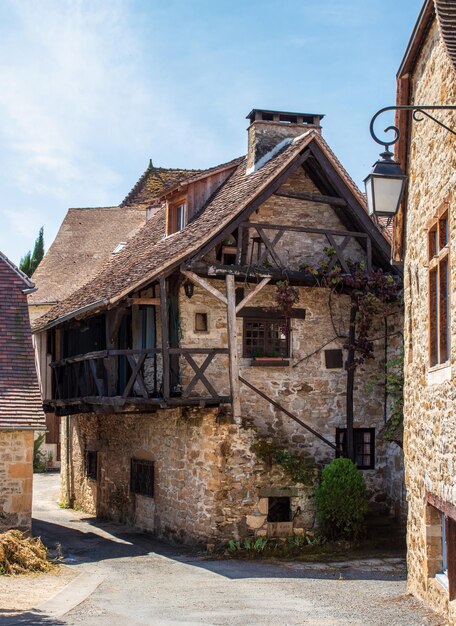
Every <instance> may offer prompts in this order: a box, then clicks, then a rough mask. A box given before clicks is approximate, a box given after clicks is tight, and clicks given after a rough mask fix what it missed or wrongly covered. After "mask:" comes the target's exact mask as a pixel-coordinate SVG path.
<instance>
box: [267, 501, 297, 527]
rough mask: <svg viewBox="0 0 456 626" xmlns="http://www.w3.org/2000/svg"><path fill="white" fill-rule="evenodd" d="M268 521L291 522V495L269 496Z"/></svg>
mask: <svg viewBox="0 0 456 626" xmlns="http://www.w3.org/2000/svg"><path fill="white" fill-rule="evenodd" d="M268 522H272V523H274V522H291V500H290V498H289V497H286V496H281V497H279V498H273V497H270V498H268Z"/></svg>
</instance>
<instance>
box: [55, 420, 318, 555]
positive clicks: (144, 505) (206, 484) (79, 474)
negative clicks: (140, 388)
mask: <svg viewBox="0 0 456 626" xmlns="http://www.w3.org/2000/svg"><path fill="white" fill-rule="evenodd" d="M220 420H221V416H220V415H219V412H218V411H215V410H201V409H195V410H190V409H175V410H166V411H158V412H157V413H156V414H150V415H140V414H135V415H134V416H128V415H103V416H101V415H100V416H95V415H79V416H72V417H71V418H69V423H70V456H71V472H70V473H69V474H68V473H67V472H63V473H62V492H61V499H62V501H70V503H71V504H72V505H73V506H74V505H77V506H79V507H81V508H82V509H83V510H84V511H87V512H89V513H93V514H97V515H99V516H100V517H104V518H108V519H112V520H115V521H118V522H124V523H129V524H133V525H135V526H137V527H139V528H143V529H145V530H149V531H154V532H155V533H156V534H157V536H159V537H167V538H170V539H173V540H175V541H179V542H197V543H215V544H217V543H220V542H223V541H227V540H228V539H231V538H234V539H239V538H243V537H247V536H255V535H257V536H261V535H265V534H268V532H269V533H271V532H272V530H271V527H270V525H269V524H268V522H267V513H268V496H274V497H276V496H277V495H278V494H279V495H281V496H286V497H290V498H291V509H292V515H293V516H294V519H293V523H290V524H289V525H288V526H287V528H286V529H285V530H286V534H292V533H295V534H302V533H303V532H304V529H312V528H313V526H314V506H313V498H312V495H313V487H312V486H305V485H300V484H295V483H293V481H292V480H291V479H290V477H289V476H288V475H287V474H286V473H284V471H283V470H282V468H281V467H280V466H278V465H273V466H269V465H267V464H266V463H265V462H263V461H262V460H260V459H259V458H258V457H257V456H256V455H255V453H254V452H253V451H252V449H251V448H252V444H253V443H254V442H255V441H257V438H256V435H255V433H254V431H253V430H252V429H245V428H239V427H238V426H235V425H233V424H226V423H220ZM62 425H63V428H62V430H63V440H64V441H65V440H66V420H64V421H63V424H62ZM87 449H89V450H97V451H98V477H97V480H90V479H88V478H87V477H86V475H85V451H86V450H87ZM132 458H138V459H147V460H151V461H153V462H154V471H155V494H154V498H148V497H145V496H138V495H135V494H133V493H131V492H130V463H131V459H132ZM63 466H64V467H66V449H65V446H64V450H63ZM68 475H70V482H69V483H68ZM275 530H277V529H275ZM282 532H283V529H282ZM279 534H280V529H279Z"/></svg>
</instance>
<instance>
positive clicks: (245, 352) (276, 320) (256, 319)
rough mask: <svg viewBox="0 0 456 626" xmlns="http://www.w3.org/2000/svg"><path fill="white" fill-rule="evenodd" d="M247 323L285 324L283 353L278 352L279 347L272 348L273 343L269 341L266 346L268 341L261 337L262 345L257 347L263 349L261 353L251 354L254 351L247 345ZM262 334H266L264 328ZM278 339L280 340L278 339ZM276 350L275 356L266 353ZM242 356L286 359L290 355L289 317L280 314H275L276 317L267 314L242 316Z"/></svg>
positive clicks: (246, 357)
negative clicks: (263, 315)
mask: <svg viewBox="0 0 456 626" xmlns="http://www.w3.org/2000/svg"><path fill="white" fill-rule="evenodd" d="M249 324H264V325H270V326H273V325H275V326H277V325H281V324H284V325H285V332H284V334H285V342H286V343H285V348H286V349H285V350H284V352H285V354H280V352H281V349H280V347H279V349H277V350H275V349H272V347H273V345H272V343H271V345H270V346H268V342H267V341H266V337H263V343H264V345H263V346H262V347H259V348H258V350H263V355H257V356H255V355H254V354H253V352H255V348H251V347H249V346H248V345H247V341H248V338H247V332H248V326H249ZM263 332H264V335H266V332H267V331H266V329H265V330H264V331H263ZM279 341H280V340H279ZM268 351H269V352H277V356H269V355H267V354H266V353H267V352H268ZM242 356H243V358H245V359H254V358H265V359H274V358H280V359H283V360H287V359H289V358H290V357H291V323H290V319H289V318H285V317H282V316H277V317H273V316H270V317H269V316H268V317H261V316H254V315H252V316H248V317H244V318H243V324H242Z"/></svg>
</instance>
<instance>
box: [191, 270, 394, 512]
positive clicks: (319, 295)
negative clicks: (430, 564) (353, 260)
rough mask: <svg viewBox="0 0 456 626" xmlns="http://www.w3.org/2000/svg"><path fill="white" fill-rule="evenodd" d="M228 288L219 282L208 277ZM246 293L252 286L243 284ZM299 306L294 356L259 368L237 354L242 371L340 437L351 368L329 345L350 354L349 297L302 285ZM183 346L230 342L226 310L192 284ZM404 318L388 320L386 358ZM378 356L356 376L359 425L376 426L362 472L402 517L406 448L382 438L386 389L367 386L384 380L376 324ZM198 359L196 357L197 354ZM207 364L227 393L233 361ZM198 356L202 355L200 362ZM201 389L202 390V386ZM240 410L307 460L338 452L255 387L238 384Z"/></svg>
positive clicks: (263, 297) (269, 291) (267, 293)
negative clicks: (331, 365)
mask: <svg viewBox="0 0 456 626" xmlns="http://www.w3.org/2000/svg"><path fill="white" fill-rule="evenodd" d="M211 282H212V285H213V286H215V287H216V288H218V289H221V290H222V291H223V289H224V284H223V282H221V281H215V280H213V281H211ZM244 287H245V294H247V293H248V289H249V288H253V287H254V285H250V286H248V285H245V286H244ZM299 294H300V301H299V305H298V306H299V307H300V308H304V309H305V310H306V316H305V319H304V320H302V319H293V320H292V330H291V357H290V359H289V364H288V365H287V366H285V367H283V366H280V367H269V366H268V367H261V366H257V365H255V364H254V362H253V361H252V359H250V358H241V359H240V374H241V376H242V377H243V378H245V379H247V380H248V381H249V382H251V383H252V384H253V385H255V386H256V387H257V388H259V389H261V390H262V391H263V392H264V393H266V394H267V395H268V396H269V397H271V398H272V399H273V400H275V401H276V402H278V403H279V404H281V405H282V406H284V407H285V408H286V409H287V410H289V411H291V412H292V413H293V414H295V415H296V416H297V417H298V418H299V419H301V420H303V421H304V422H305V423H307V424H308V425H309V426H311V427H312V428H313V429H315V430H316V431H317V432H319V433H320V434H321V435H323V436H324V437H326V438H327V439H328V440H329V441H331V442H333V443H335V438H336V428H344V427H345V420H346V412H345V411H346V384H347V373H346V371H345V369H344V368H343V367H342V368H340V369H327V368H326V365H325V354H324V351H325V350H326V349H341V350H342V352H343V361H344V362H345V360H346V350H345V349H344V345H345V343H346V334H347V332H348V320H349V306H350V299H349V297H348V296H345V295H335V294H331V293H330V290H329V289H325V288H310V287H301V288H299ZM249 306H252V307H272V306H275V287H274V286H269V285H268V286H266V287H265V288H264V289H263V290H262V291H261V292H260V293H259V294H258V295H256V296H255V298H253V299H252V300H251V301H250V302H249ZM180 310H181V327H182V341H181V345H182V346H183V347H190V348H203V347H218V346H223V345H226V339H227V327H226V308H225V306H224V305H223V304H222V303H221V302H220V301H218V300H217V299H216V298H214V297H213V296H212V295H211V294H209V293H208V292H206V291H205V290H203V289H202V288H199V287H195V290H194V295H193V297H192V298H191V299H188V298H187V297H186V296H185V294H184V293H183V291H182V293H181V297H180ZM197 312H199V313H206V314H207V319H208V331H207V332H204V333H200V332H196V331H195V330H194V323H193V320H194V317H195V313H197ZM401 326H402V316H401V314H400V313H399V312H397V314H396V315H394V316H392V317H391V318H390V321H389V326H388V334H389V335H390V336H389V339H388V359H392V358H395V357H396V356H398V354H399V353H400V351H401V349H402V336H401V332H400V331H401ZM242 329H243V319H242V318H241V317H238V319H237V330H238V333H237V334H238V351H239V355H242V332H243V330H242ZM373 336H374V337H378V338H379V341H376V342H375V359H373V360H371V361H369V362H368V363H366V365H364V366H362V367H359V368H358V370H357V372H356V379H355V381H356V382H355V392H354V404H355V420H354V426H355V428H375V429H376V462H375V469H373V470H363V477H364V479H365V481H366V484H367V486H368V488H369V489H370V490H371V493H372V498H373V500H376V501H377V502H384V503H388V507H389V508H390V510H391V511H392V512H394V513H396V514H398V515H400V516H401V517H402V516H403V515H404V513H405V503H404V493H403V486H402V482H401V476H402V471H403V465H402V453H401V450H400V448H399V447H398V446H397V445H396V444H392V443H388V442H386V441H384V440H383V439H382V436H381V432H382V430H383V428H384V417H385V416H384V393H383V387H382V386H381V385H378V384H369V383H372V381H374V380H377V378H378V377H380V378H381V376H382V372H383V368H384V339H383V338H384V328H383V324H382V323H381V322H380V320H379V322H378V324H377V325H376V326H375V328H374V330H373ZM195 358H196V357H195ZM217 359H218V364H217V362H214V363H213V364H212V365H211V366H210V368H209V369H208V370H207V374H208V378H209V380H210V381H211V382H212V383H213V384H214V386H215V387H216V390H217V391H218V392H219V393H228V391H229V381H228V362H227V359H226V358H225V357H222V356H219V357H217ZM202 360H203V357H199V359H198V361H202ZM181 370H182V374H183V381H184V382H187V381H189V379H190V377H191V371H190V368H189V367H188V365H186V364H185V363H184V362H182V363H181ZM197 389H199V390H200V389H202V388H201V386H200V387H197ZM241 408H242V415H243V419H244V422H245V423H246V424H248V425H250V426H253V427H254V428H255V430H256V432H258V433H259V435H260V436H261V437H266V438H269V439H271V440H274V441H275V442H276V443H277V444H279V445H281V446H284V447H286V448H287V449H288V450H290V451H291V452H293V453H295V454H297V455H298V456H299V457H301V458H303V459H307V460H309V461H312V462H316V463H317V464H319V465H323V464H325V463H328V462H329V461H331V460H332V459H333V458H334V450H333V449H332V448H330V447H329V446H328V445H326V444H325V443H323V442H322V441H320V440H319V439H317V438H316V437H315V436H314V435H312V434H311V433H309V432H308V431H306V430H304V429H303V428H302V427H301V426H299V425H298V424H296V422H294V421H293V420H291V419H290V418H289V417H287V416H286V415H285V414H284V413H283V412H282V411H279V410H278V409H276V408H274V407H273V406H272V405H271V404H269V403H268V402H266V401H265V400H263V399H261V398H260V397H259V396H258V395H257V394H256V393H255V392H253V391H251V390H250V389H248V388H247V387H245V386H244V385H241Z"/></svg>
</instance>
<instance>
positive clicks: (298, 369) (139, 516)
mask: <svg viewBox="0 0 456 626" xmlns="http://www.w3.org/2000/svg"><path fill="white" fill-rule="evenodd" d="M248 118H249V120H250V126H249V130H248V151H247V155H246V156H245V157H241V158H238V159H235V160H233V161H230V162H229V163H225V164H223V165H220V166H217V167H214V168H211V169H209V170H205V171H193V172H192V171H183V170H173V172H177V173H178V175H177V180H176V177H175V176H174V175H173V176H170V177H169V178H167V174H166V172H170V170H160V171H159V170H156V169H155V168H153V166H150V167H149V168H148V170H146V172H145V174H144V175H143V176H142V177H141V179H140V180H139V181H138V183H137V185H136V186H135V187H134V188H133V190H132V192H131V193H130V194H129V196H127V199H126V200H125V201H124V203H123V205H121V207H122V206H127V205H128V206H135V205H138V204H140V205H141V207H143V208H145V209H146V211H147V214H146V223H145V224H144V226H143V227H142V228H140V229H139V231H138V232H137V233H136V234H135V235H133V236H131V237H129V238H127V237H125V245H123V246H120V249H117V250H116V253H115V254H111V253H109V256H110V259H109V260H104V262H103V263H102V264H100V265H99V266H98V267H97V272H93V274H92V275H91V276H90V277H88V279H87V280H86V281H85V282H84V284H80V285H79V288H76V289H74V290H73V291H72V292H71V293H69V294H68V293H67V294H65V296H66V297H62V298H60V297H58V298H57V299H58V300H59V302H58V303H57V304H56V305H55V306H53V307H52V308H51V309H50V310H49V311H47V312H46V313H45V314H44V315H43V316H41V317H40V318H38V319H36V320H35V323H34V332H35V341H36V345H37V347H38V349H39V362H40V364H41V371H40V377H41V383H42V389H43V390H44V393H45V397H44V405H45V409H46V411H48V412H51V411H52V412H54V413H55V414H56V415H58V416H61V417H62V418H63V419H62V462H63V471H62V499H63V500H67V501H68V502H69V503H70V504H71V503H74V502H76V503H77V504H78V505H79V506H81V507H82V508H83V509H84V510H87V511H90V512H92V513H94V514H97V515H100V516H102V517H108V518H111V519H115V520H119V521H126V522H129V523H132V524H135V525H137V526H139V527H141V528H144V529H149V530H153V531H155V532H156V533H157V534H158V535H159V536H166V537H172V538H174V539H176V540H179V541H197V542H204V543H207V542H209V543H217V542H221V541H226V540H227V539H230V538H233V537H234V538H239V537H245V536H249V535H258V536H261V535H265V534H269V535H277V534H281V535H284V534H285V535H287V534H293V533H295V534H299V533H303V532H305V530H306V529H311V528H313V525H314V506H313V488H314V483H315V479H316V476H317V472H318V469H319V468H320V467H321V466H323V465H324V464H325V463H327V462H328V461H330V460H331V459H333V458H334V457H335V455H336V454H346V453H348V454H350V455H351V456H352V457H353V459H354V460H355V461H356V462H357V463H358V466H359V467H360V468H361V469H362V470H363V474H364V477H365V480H366V483H367V485H368V487H369V490H370V494H371V498H372V507H373V508H374V509H376V510H377V511H378V510H382V511H383V512H392V513H394V514H395V515H397V516H400V515H401V513H402V512H403V507H404V494H403V485H402V457H401V454H402V453H401V449H400V447H398V445H396V444H395V443H393V442H390V441H387V440H386V438H385V437H384V432H385V421H386V419H387V415H388V410H387V409H388V407H387V405H388V399H387V398H385V393H384V388H383V387H382V386H378V385H376V384H373V385H370V386H369V385H368V383H369V381H371V382H372V380H377V379H378V376H379V375H381V376H382V375H383V373H384V368H385V362H384V360H385V359H384V357H385V353H386V355H387V359H389V358H392V357H393V356H394V355H395V354H397V353H398V351H400V349H401V333H400V330H401V326H402V319H401V313H400V312H399V311H390V314H389V316H388V317H387V318H385V319H384V318H383V316H380V317H379V319H378V320H377V322H376V324H375V328H374V330H373V334H374V335H375V336H374V337H372V339H373V346H374V354H375V357H376V358H375V359H372V360H369V361H366V364H365V365H364V366H362V367H360V368H358V370H357V372H356V379H355V389H354V394H353V403H351V402H350V401H347V396H348V394H347V378H348V376H347V371H346V369H345V368H344V363H345V361H346V360H347V358H348V353H349V352H350V350H348V349H347V347H349V346H347V336H348V332H349V326H350V313H351V310H352V307H351V299H350V295H349V293H348V292H347V291H346V290H344V289H342V290H340V291H339V292H335V291H334V290H332V289H330V288H328V287H325V286H324V285H322V283H321V276H320V274H319V273H318V272H316V271H314V272H312V271H311V269H310V268H311V267H318V266H319V263H320V261H322V260H323V259H324V258H325V249H328V248H329V249H330V255H331V258H330V259H326V260H327V263H328V264H329V266H330V268H335V267H339V268H340V270H341V272H342V273H344V274H346V275H349V274H350V272H351V271H352V270H351V269H350V268H352V267H353V264H356V263H361V264H362V265H363V266H365V267H367V268H371V269H374V268H380V269H381V270H382V271H384V272H391V273H392V274H394V275H395V277H396V279H399V278H400V277H399V276H398V275H397V272H396V271H395V270H394V269H393V268H392V267H391V266H390V263H389V259H390V245H389V243H388V241H387V239H386V238H385V236H384V235H383V234H382V233H381V232H380V230H379V229H378V228H377V226H376V225H375V224H374V223H373V222H372V221H371V220H370V218H369V217H368V215H367V213H366V207H365V198H364V196H363V194H361V193H360V191H359V190H358V188H357V187H356V185H355V184H354V183H353V181H352V180H351V179H350V177H349V176H348V174H347V173H346V171H345V170H344V169H343V167H342V166H341V164H340V163H339V161H338V160H337V159H336V157H335V156H334V154H333V153H332V151H331V150H330V148H329V146H328V145H327V143H326V142H325V141H324V139H323V137H322V134H321V125H320V122H321V119H322V116H321V115H316V114H302V113H280V112H273V111H266V110H256V109H255V110H253V111H252V112H251V113H250V114H249V116H248ZM173 178H174V180H173ZM113 243H114V242H113V241H111V244H113ZM56 245H57V244H56ZM51 250H52V249H51ZM48 254H49V253H48ZM45 263H46V257H45V258H44V260H43V267H45ZM75 269H76V271H77V267H76V268H75ZM43 274H44V271H43ZM52 278H53V279H54V282H55V283H57V289H58V280H56V277H55V275H54V276H53V277H52V275H51V276H49V275H48V276H47V277H46V280H48V281H51V280H52ZM77 280H81V277H80V276H78V279H77ZM38 287H40V282H39V281H38ZM280 289H282V293H284V294H285V295H288V296H290V294H291V295H292V296H293V302H292V303H291V304H292V305H293V306H290V307H285V306H280V305H279V304H278V301H277V300H278V290H280ZM296 294H297V295H298V296H299V301H297V299H296ZM57 295H58V294H57ZM347 405H349V407H350V409H349V410H350V411H351V412H352V414H353V419H352V421H349V422H348V423H347ZM273 446H275V449H280V450H282V451H283V452H282V453H281V458H282V459H284V458H287V459H292V460H293V462H294V467H295V469H296V468H300V470H299V471H295V472H293V471H290V469H289V468H288V470H287V469H286V467H285V466H284V465H283V464H282V465H281V464H280V463H277V462H275V461H274V460H273V458H275V459H277V455H275V456H274V454H273V453H272V450H273ZM279 456H280V455H279ZM297 460H299V461H297ZM285 465H286V464H285Z"/></svg>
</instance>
